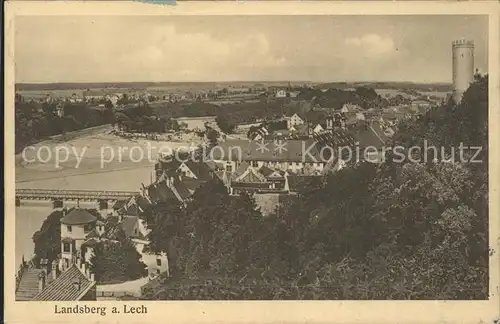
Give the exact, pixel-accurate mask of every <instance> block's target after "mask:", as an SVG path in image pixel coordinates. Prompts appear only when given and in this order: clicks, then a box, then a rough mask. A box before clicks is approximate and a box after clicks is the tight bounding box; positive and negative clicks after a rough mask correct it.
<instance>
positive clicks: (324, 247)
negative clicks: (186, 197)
mask: <svg viewBox="0 0 500 324" xmlns="http://www.w3.org/2000/svg"><path fill="white" fill-rule="evenodd" d="M363 91H365V90H360V91H359V92H363ZM487 91H488V86H487V77H478V78H477V79H476V81H475V83H474V84H472V85H471V86H470V88H469V90H467V92H466V93H465V94H464V96H463V100H462V102H461V103H460V104H458V105H455V104H445V105H443V106H441V107H438V108H435V109H432V110H431V111H430V112H429V113H428V114H427V115H426V116H425V118H422V119H419V120H414V121H412V122H408V123H407V125H404V127H403V128H402V129H400V132H403V133H404V134H399V135H398V136H396V144H399V145H403V146H404V147H410V146H413V145H422V143H423V140H425V139H430V140H431V143H430V144H432V145H455V146H458V144H460V143H461V142H462V143H463V142H464V141H467V143H470V144H471V145H478V146H479V145H487V136H488V128H487V125H488V116H487V109H488V105H487V102H488V95H487V93H488V92H487ZM366 92H367V93H368V94H367V96H371V95H373V93H372V91H366ZM363 93H364V92H363ZM370 93H371V94H370ZM364 102H365V103H367V104H368V103H369V102H368V101H364ZM487 157H488V151H487V150H485V151H484V153H483V156H482V159H483V161H485V162H486V161H487V160H488V159H487ZM185 215H188V216H187V217H186V218H185V219H184V220H183V224H185V225H184V227H185V229H186V233H188V234H187V235H186V236H185V238H186V240H185V241H184V242H185V243H183V245H182V249H179V251H182V253H180V259H179V264H180V265H182V266H181V267H182V275H181V276H179V277H178V278H177V280H174V281H168V280H167V281H165V282H162V283H159V287H157V288H154V289H153V291H151V292H149V293H148V294H147V296H146V297H147V298H152V299H158V298H159V299H162V298H167V299H273V298H277V299H485V298H487V296H488V264H489V255H488V165H487V163H480V164H474V163H464V162H461V161H459V160H456V161H455V162H446V163H442V162H439V163H435V162H433V161H431V162H429V163H414V162H411V161H402V162H401V163H399V162H397V161H396V160H395V159H393V158H389V159H388V160H387V161H385V162H384V163H382V164H381V165H376V164H371V163H358V164H355V165H353V166H351V167H349V168H345V169H342V170H340V171H338V172H335V173H333V174H331V175H328V176H326V177H324V178H319V177H318V178H316V180H315V181H314V182H313V183H310V184H309V185H308V186H305V187H304V188H303V190H301V191H300V192H299V194H298V195H297V196H295V197H293V198H290V200H286V201H284V202H283V203H282V206H281V208H279V209H278V210H277V212H276V214H275V215H270V216H268V217H266V218H264V217H260V213H259V212H258V209H257V208H256V206H255V203H254V201H253V199H252V197H251V196H247V195H242V196H239V197H235V196H229V195H228V194H227V191H226V189H225V188H224V186H223V185H222V184H219V183H217V182H212V183H207V184H206V185H204V186H202V187H200V188H199V189H198V190H197V191H196V192H195V194H194V195H193V201H192V202H190V203H188V205H187V208H186V213H185ZM169 288H170V289H169Z"/></svg>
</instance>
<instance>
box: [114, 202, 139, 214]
mask: <svg viewBox="0 0 500 324" xmlns="http://www.w3.org/2000/svg"><path fill="white" fill-rule="evenodd" d="M118 213H119V214H120V215H128V216H139V208H138V207H137V205H136V204H133V205H131V206H126V205H125V206H123V207H122V208H120V210H118Z"/></svg>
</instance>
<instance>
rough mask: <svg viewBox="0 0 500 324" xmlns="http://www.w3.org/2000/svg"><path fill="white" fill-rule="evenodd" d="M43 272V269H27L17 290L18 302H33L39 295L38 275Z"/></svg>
mask: <svg viewBox="0 0 500 324" xmlns="http://www.w3.org/2000/svg"><path fill="white" fill-rule="evenodd" d="M42 271H43V270H42V269H33V268H26V269H25V270H24V271H23V274H22V276H21V280H20V281H19V287H18V288H17V290H16V300H17V301H22V300H31V299H33V297H35V296H36V295H37V294H38V292H39V291H38V275H39V274H40V273H41V272H42ZM49 278H50V277H49Z"/></svg>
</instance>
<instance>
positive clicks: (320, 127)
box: [313, 124, 325, 134]
mask: <svg viewBox="0 0 500 324" xmlns="http://www.w3.org/2000/svg"><path fill="white" fill-rule="evenodd" d="M324 131H325V129H324V128H323V126H321V124H318V125H316V127H314V129H313V132H314V133H315V134H319V133H321V132H324Z"/></svg>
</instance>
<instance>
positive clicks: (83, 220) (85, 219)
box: [61, 207, 97, 225]
mask: <svg viewBox="0 0 500 324" xmlns="http://www.w3.org/2000/svg"><path fill="white" fill-rule="evenodd" d="M95 221H97V218H96V217H95V216H93V215H92V214H91V213H89V212H88V211H87V210H85V209H82V208H79V207H76V208H74V209H73V210H71V211H70V212H69V213H67V214H66V215H65V216H64V217H63V218H62V219H61V223H62V224H65V225H83V224H90V223H93V222H95Z"/></svg>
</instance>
